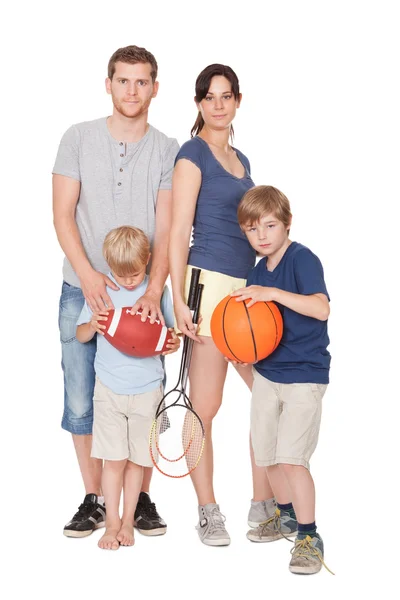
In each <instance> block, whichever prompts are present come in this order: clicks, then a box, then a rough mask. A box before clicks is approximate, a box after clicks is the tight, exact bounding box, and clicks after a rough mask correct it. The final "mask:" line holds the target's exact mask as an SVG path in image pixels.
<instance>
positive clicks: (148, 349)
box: [101, 306, 170, 358]
mask: <svg viewBox="0 0 400 600" xmlns="http://www.w3.org/2000/svg"><path fill="white" fill-rule="evenodd" d="M141 316H142V313H141V312H137V313H136V314H135V315H131V309H130V307H129V306H125V307H124V308H116V309H115V310H110V311H109V313H108V317H107V321H101V324H102V325H105V326H106V329H105V330H104V337H105V338H106V340H108V341H109V342H110V344H111V345H112V346H114V348H117V350H120V351H121V352H124V353H125V354H129V355H130V356H138V357H141V358H144V357H146V356H156V355H157V354H161V352H165V351H166V350H168V348H167V340H168V339H169V337H170V336H168V328H167V327H164V326H163V325H161V323H160V321H159V320H156V321H155V323H153V324H152V323H150V317H148V318H147V320H146V321H145V322H144V323H143V322H142V321H141Z"/></svg>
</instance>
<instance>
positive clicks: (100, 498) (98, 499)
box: [97, 496, 104, 506]
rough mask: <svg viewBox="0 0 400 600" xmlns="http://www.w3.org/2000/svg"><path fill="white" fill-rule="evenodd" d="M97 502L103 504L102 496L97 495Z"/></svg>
mask: <svg viewBox="0 0 400 600" xmlns="http://www.w3.org/2000/svg"><path fill="white" fill-rule="evenodd" d="M97 502H98V503H99V504H102V505H103V506H104V496H98V497H97Z"/></svg>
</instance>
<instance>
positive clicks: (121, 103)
mask: <svg viewBox="0 0 400 600" xmlns="http://www.w3.org/2000/svg"><path fill="white" fill-rule="evenodd" d="M156 78H157V62H156V60H155V58H154V56H153V55H152V54H151V53H150V52H148V51H147V50H145V49H144V48H139V47H137V46H127V47H126V48H120V49H119V50H117V51H116V52H115V53H114V54H113V56H112V57H111V59H110V61H109V64H108V77H107V79H106V89H107V93H109V94H110V95H111V97H112V101H113V105H114V107H113V113H112V116H110V117H108V118H102V119H97V120H95V121H89V122H86V123H80V124H78V125H73V126H72V127H71V128H70V129H68V131H67V132H66V133H65V134H64V136H63V138H62V140H61V143H60V147H59V150H58V154H57V158H56V163H55V166H54V169H53V211H54V226H55V229H56V233H57V237H58V241H59V243H60V245H61V248H62V249H63V251H64V253H65V260H64V268H63V278H64V282H63V288H62V294H61V298H60V315H59V326H60V337H61V344H62V367H63V371H64V415H63V419H62V427H63V429H66V430H67V431H69V432H70V433H71V434H72V438H73V441H74V446H75V451H76V454H77V458H78V462H79V466H80V470H81V474H82V478H83V482H84V485H85V490H86V496H85V499H84V502H83V503H82V504H81V505H80V507H79V510H78V512H77V513H76V514H75V515H74V517H73V518H72V520H71V521H69V523H68V524H67V525H66V526H65V527H64V534H65V535H67V536H69V537H83V536H86V535H90V534H91V533H92V531H94V529H96V528H98V527H102V526H104V522H105V510H106V508H105V506H104V500H103V498H102V496H101V489H100V481H101V470H102V461H101V460H98V459H93V458H91V457H90V452H91V445H92V422H93V389H94V383H95V373H94V367H93V362H94V355H95V350H96V346H95V341H93V342H90V343H88V344H80V343H79V342H78V341H77V340H76V338H75V331H76V321H77V319H78V316H79V314H80V312H81V309H82V306H83V304H84V301H85V299H86V301H87V303H88V304H89V306H90V308H91V309H92V310H93V311H98V310H102V309H104V308H105V307H106V306H109V307H112V302H111V300H110V298H109V296H108V294H107V292H106V285H108V286H109V287H111V288H112V289H118V288H117V286H116V285H115V284H114V283H113V282H112V281H110V279H109V278H108V277H107V276H106V273H107V265H106V263H105V261H104V258H103V256H102V243H103V240H104V238H105V236H106V234H107V233H108V231H110V230H111V229H113V228H115V227H118V226H121V225H132V226H136V227H139V228H140V229H143V231H145V233H146V234H147V235H148V236H149V238H150V240H151V243H152V257H153V259H152V264H151V267H150V274H149V276H150V279H149V285H148V288H147V291H146V293H145V295H144V296H143V297H142V298H140V300H138V302H137V303H136V304H135V306H134V310H138V309H139V308H141V309H142V311H143V315H142V320H145V319H146V318H147V316H148V315H149V316H150V320H151V321H152V322H154V320H155V319H156V318H161V319H162V321H163V318H162V315H161V311H160V298H161V295H162V291H163V289H164V284H165V280H166V278H167V275H168V254H167V253H168V238H169V230H170V226H171V179H172V170H173V165H174V159H175V156H176V154H177V152H178V150H179V146H178V143H177V141H176V140H175V139H171V138H168V137H167V136H165V135H164V134H163V133H161V132H160V131H158V130H157V129H155V128H154V127H152V126H151V125H149V123H148V110H149V106H150V103H151V100H152V99H153V98H155V97H156V95H157V92H158V85H159V84H158V82H157V81H156ZM151 475H152V469H151V468H146V469H145V475H144V479H143V486H142V491H141V493H140V496H139V501H138V505H137V509H136V513H135V524H136V526H137V527H138V529H139V531H140V532H141V533H144V534H146V535H161V534H163V533H165V532H166V528H167V526H166V524H165V522H164V521H163V519H161V517H160V515H159V514H158V512H157V509H156V507H155V504H154V503H152V502H151V500H150V496H149V494H148V491H149V485H150V479H151Z"/></svg>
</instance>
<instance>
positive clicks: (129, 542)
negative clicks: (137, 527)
mask: <svg viewBox="0 0 400 600" xmlns="http://www.w3.org/2000/svg"><path fill="white" fill-rule="evenodd" d="M117 540H118V541H119V543H120V544H121V546H133V544H134V543H135V538H134V535H133V525H132V523H122V525H121V529H120V530H119V531H118V535H117Z"/></svg>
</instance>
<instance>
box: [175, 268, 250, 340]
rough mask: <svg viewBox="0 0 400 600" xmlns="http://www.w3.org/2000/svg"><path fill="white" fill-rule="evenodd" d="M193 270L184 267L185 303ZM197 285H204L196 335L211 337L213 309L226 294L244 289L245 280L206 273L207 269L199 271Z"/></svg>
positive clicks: (213, 272) (211, 272)
mask: <svg viewBox="0 0 400 600" xmlns="http://www.w3.org/2000/svg"><path fill="white" fill-rule="evenodd" d="M195 268H196V267H192V266H191V265H188V266H187V267H186V274H185V288H184V296H185V301H187V299H188V296H189V288H190V279H191V276H192V269H195ZM199 283H203V284H204V289H203V294H202V296H201V304H200V315H201V317H202V321H201V324H200V326H199V328H198V331H197V333H198V334H199V335H206V336H209V337H211V331H210V321H211V317H212V314H213V312H214V309H215V307H216V306H217V304H219V302H221V300H222V299H223V298H225V296H227V295H228V294H231V293H232V292H235V291H236V290H239V289H240V288H242V287H246V279H239V278H237V277H230V276H229V275H223V274H222V273H217V272H216V271H207V269H201V273H200V280H199Z"/></svg>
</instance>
